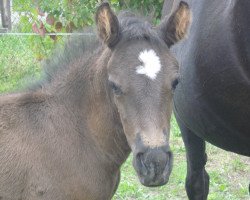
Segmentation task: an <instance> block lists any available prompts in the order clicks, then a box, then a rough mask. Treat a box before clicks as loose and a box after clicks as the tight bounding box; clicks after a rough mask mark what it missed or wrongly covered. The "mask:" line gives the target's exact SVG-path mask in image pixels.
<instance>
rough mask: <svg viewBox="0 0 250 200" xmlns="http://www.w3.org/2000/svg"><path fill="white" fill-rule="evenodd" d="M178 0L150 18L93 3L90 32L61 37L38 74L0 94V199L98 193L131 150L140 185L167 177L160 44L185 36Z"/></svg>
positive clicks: (111, 182) (107, 191) (79, 197)
mask: <svg viewBox="0 0 250 200" xmlns="http://www.w3.org/2000/svg"><path fill="white" fill-rule="evenodd" d="M189 17H190V13H189V9H188V6H187V4H186V3H183V2H182V3H180V5H179V7H178V9H177V10H176V12H175V13H174V14H173V15H172V16H171V17H170V18H169V19H168V20H163V21H162V23H161V24H160V25H159V26H158V27H152V25H151V24H150V23H148V22H146V21H144V20H143V19H141V18H138V17H136V16H134V15H132V14H131V13H122V14H120V15H119V16H118V17H117V16H116V15H115V14H114V13H113V11H112V10H111V9H110V7H109V4H108V3H103V4H101V5H100V7H99V8H98V10H97V13H96V24H97V30H98V35H99V37H100V39H101V40H102V43H103V44H102V45H101V44H99V43H98V42H97V41H98V40H96V39H94V40H92V42H87V41H85V42H83V41H81V40H77V41H71V42H69V44H68V45H66V47H65V50H64V53H63V54H62V55H61V56H57V57H54V58H53V59H52V60H51V61H50V62H48V64H47V65H48V66H47V68H48V69H49V71H48V72H47V73H48V76H47V79H45V80H44V81H43V82H42V83H41V84H40V85H39V86H37V87H35V88H33V89H32V90H28V91H26V92H23V93H16V94H9V95H3V96H1V97H0V161H1V162H0V199H3V200H20V199H22V200H31V199H32V200H36V199H46V200H52V199H53V200H107V199H111V197H112V196H113V194H114V192H115V190H116V188H117V186H118V183H119V173H120V172H119V169H120V166H121V165H122V163H123V162H124V161H125V160H126V158H127V156H128V154H129V153H130V151H131V150H132V152H133V165H134V168H135V170H136V171H137V174H138V176H139V179H140V181H141V183H142V184H144V185H146V186H159V185H163V184H165V183H166V182H167V181H168V178H169V174H170V172H171V168H172V153H171V151H170V148H169V146H168V137H169V123H170V122H169V120H170V115H171V110H172V107H171V103H172V85H173V83H174V82H175V80H176V79H177V78H178V77H177V76H178V64H177V62H176V60H175V58H174V57H173V56H172V55H171V54H170V52H169V47H170V46H171V45H173V44H174V43H176V42H177V41H179V40H180V39H182V38H183V37H184V36H185V33H186V30H187V26H188V24H189Z"/></svg>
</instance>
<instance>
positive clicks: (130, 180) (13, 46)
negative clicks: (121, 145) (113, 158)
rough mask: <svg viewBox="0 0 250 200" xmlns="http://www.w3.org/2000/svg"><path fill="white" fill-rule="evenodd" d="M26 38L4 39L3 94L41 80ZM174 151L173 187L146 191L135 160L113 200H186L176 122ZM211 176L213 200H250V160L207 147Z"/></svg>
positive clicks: (0, 41) (0, 50) (0, 61)
mask: <svg viewBox="0 0 250 200" xmlns="http://www.w3.org/2000/svg"><path fill="white" fill-rule="evenodd" d="M32 49H33V48H32V47H31V45H30V42H28V40H27V38H25V37H0V93H2V92H9V91H13V90H16V89H17V88H22V87H24V86H25V85H26V84H27V77H32V78H37V77H39V74H40V71H41V67H40V61H38V60H39V59H38V58H37V54H35V53H34V51H33V50H32ZM171 125H172V128H171V147H172V150H173V153H174V167H173V172H172V174H171V177H170V180H169V183H168V184H167V185H166V186H162V187H158V188H146V187H144V186H142V185H141V184H140V183H139V180H138V178H137V176H136V174H135V171H134V169H133V167H132V164H131V163H132V158H131V156H130V157H129V158H128V160H127V161H126V163H124V165H123V166H122V169H121V170H122V175H121V182H120V185H119V188H118V190H117V192H116V194H115V196H114V197H113V200H134V199H136V200H165V199H171V200H185V199H187V196H186V193H185V190H184V184H185V176H186V158H185V148H184V145H183V142H182V139H181V137H180V131H179V128H178V126H177V124H176V121H175V120H174V119H172V121H171ZM207 153H208V163H207V166H206V169H207V171H208V173H209V174H210V193H209V197H208V199H209V200H249V195H248V184H249V181H250V167H249V166H250V159H249V158H247V157H243V156H239V155H236V154H233V153H229V152H226V151H223V150H221V149H218V148H216V147H214V146H212V145H210V144H208V145H207Z"/></svg>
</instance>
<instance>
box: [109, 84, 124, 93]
mask: <svg viewBox="0 0 250 200" xmlns="http://www.w3.org/2000/svg"><path fill="white" fill-rule="evenodd" d="M109 87H110V88H111V89H112V90H113V92H114V94H116V95H121V94H122V90H121V88H120V87H119V86H118V85H116V84H115V83H114V82H112V81H109Z"/></svg>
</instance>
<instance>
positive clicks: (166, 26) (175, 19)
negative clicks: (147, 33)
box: [158, 1, 191, 47]
mask: <svg viewBox="0 0 250 200" xmlns="http://www.w3.org/2000/svg"><path fill="white" fill-rule="evenodd" d="M190 21H191V11H190V9H189V6H188V4H187V3H186V2H183V1H181V2H180V4H179V7H178V8H177V10H176V11H175V12H174V13H173V14H172V15H171V16H170V17H168V16H166V17H165V18H164V19H163V20H162V22H161V24H160V25H159V27H158V30H159V32H160V35H161V36H162V38H163V39H164V41H165V42H166V44H167V45H168V47H170V46H172V45H173V44H175V43H176V42H178V41H180V40H181V39H183V38H184V37H185V36H186V34H187V31H188V27H189V24H190Z"/></svg>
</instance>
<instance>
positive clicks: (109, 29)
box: [95, 2, 120, 48]
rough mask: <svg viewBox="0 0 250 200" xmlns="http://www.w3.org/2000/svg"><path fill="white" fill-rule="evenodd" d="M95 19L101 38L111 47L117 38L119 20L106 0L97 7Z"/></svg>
mask: <svg viewBox="0 0 250 200" xmlns="http://www.w3.org/2000/svg"><path fill="white" fill-rule="evenodd" d="M95 21H96V25H97V29H98V34H99V37H100V38H101V40H102V41H103V42H104V43H105V44H106V45H108V47H110V48H111V47H113V46H114V45H115V44H116V43H117V42H118V40H119V33H120V30H119V22H118V19H117V17H116V15H115V14H114V12H113V11H112V10H111V8H110V7H109V4H108V3H107V2H104V3H102V4H101V5H100V6H99V7H98V9H97V12H96V17H95Z"/></svg>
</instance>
